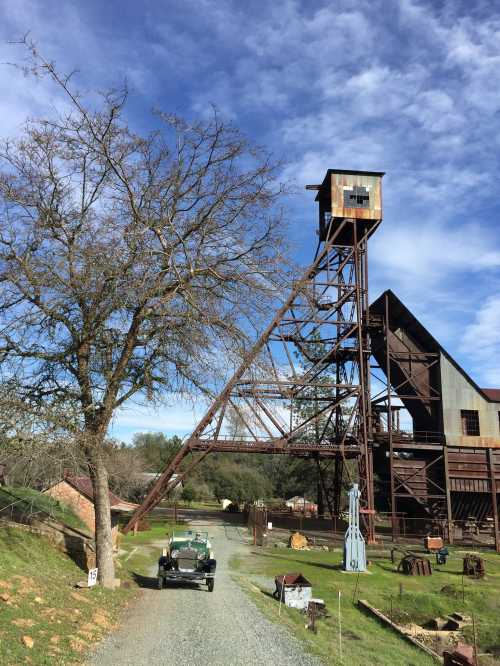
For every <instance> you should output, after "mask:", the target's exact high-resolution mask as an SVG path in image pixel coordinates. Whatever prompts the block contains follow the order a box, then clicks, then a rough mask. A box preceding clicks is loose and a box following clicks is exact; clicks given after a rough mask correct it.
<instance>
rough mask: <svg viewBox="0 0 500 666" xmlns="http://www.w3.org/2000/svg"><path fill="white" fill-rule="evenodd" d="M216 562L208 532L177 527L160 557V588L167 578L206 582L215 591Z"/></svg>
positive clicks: (163, 585) (164, 584) (209, 589)
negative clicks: (182, 529) (183, 529)
mask: <svg viewBox="0 0 500 666" xmlns="http://www.w3.org/2000/svg"><path fill="white" fill-rule="evenodd" d="M216 566H217V562H216V560H215V559H214V557H213V553H212V550H211V544H210V540H209V538H208V533H207V532H192V531H182V532H180V531H175V532H174V533H173V534H172V536H171V537H170V539H169V542H168V547H167V548H165V549H164V550H163V554H162V556H161V557H160V559H159V560H158V589H159V590H161V589H162V588H163V587H165V586H166V584H167V583H168V581H189V582H196V583H206V584H207V587H208V591H209V592H213V590H214V584H215V569H216Z"/></svg>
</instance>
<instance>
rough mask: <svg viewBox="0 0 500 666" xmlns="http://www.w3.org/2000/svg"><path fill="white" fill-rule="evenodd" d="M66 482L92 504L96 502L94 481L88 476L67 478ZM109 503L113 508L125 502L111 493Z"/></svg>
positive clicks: (65, 478)
mask: <svg viewBox="0 0 500 666" xmlns="http://www.w3.org/2000/svg"><path fill="white" fill-rule="evenodd" d="M64 480H65V481H66V482H67V483H69V484H70V486H73V488H74V489H75V490H78V492H79V493H81V494H82V495H85V497H87V498H88V499H89V500H91V501H92V502H93V501H94V489H93V488H92V481H91V480H90V479H89V477H88V476H65V477H64ZM109 503H110V504H111V506H112V507H113V506H114V505H115V504H123V500H121V499H120V498H119V497H117V496H116V495H115V494H114V493H112V492H111V491H109Z"/></svg>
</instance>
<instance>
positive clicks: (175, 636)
mask: <svg viewBox="0 0 500 666" xmlns="http://www.w3.org/2000/svg"><path fill="white" fill-rule="evenodd" d="M207 529H208V530H209V533H210V538H211V541H212V546H213V550H214V552H215V556H216V558H217V575H216V579H215V590H214V591H213V592H212V593H210V592H208V591H207V588H206V586H205V585H203V586H200V587H199V588H198V587H197V586H189V585H184V586H177V587H168V588H167V589H164V590H162V591H159V590H154V589H144V590H143V594H142V596H141V598H140V600H139V601H138V602H137V604H135V605H134V606H133V607H132V608H131V609H130V612H129V615H128V617H127V618H126V619H125V621H124V623H123V624H122V626H121V627H120V628H119V629H118V630H117V631H116V632H114V633H113V634H111V635H110V636H108V638H107V639H105V640H104V641H103V643H101V644H100V646H99V647H98V648H97V650H96V651H95V653H94V655H93V656H92V658H91V660H90V661H89V662H88V666H91V665H92V666H107V665H108V664H109V665H115V664H117V665H118V664H120V665H121V666H128V665H132V664H133V665H134V666H141V665H143V664H144V665H147V666H155V665H156V664H162V665H163V666H168V665H170V664H172V665H174V664H175V665H176V666H179V665H182V666H198V665H199V666H202V665H203V666H235V665H238V666H239V665H242V666H253V665H257V664H259V665H262V666H266V665H267V664H269V665H271V664H272V665H273V666H288V665H291V664H296V665H300V666H318V665H319V664H321V662H320V661H319V660H318V659H317V658H315V657H313V656H312V655H309V654H307V653H306V652H305V651H304V648H303V646H302V645H301V644H300V643H299V641H298V640H297V639H295V638H294V637H293V636H292V635H291V634H290V633H289V632H288V630H287V629H285V628H284V627H283V626H279V625H276V624H273V623H272V622H271V621H269V620H268V619H267V618H265V617H264V616H263V614H262V613H261V612H260V611H259V609H258V608H257V607H256V606H255V604H253V603H252V601H251V600H250V599H249V598H248V596H247V595H246V594H245V593H244V592H243V590H241V589H240V587H239V586H238V585H237V583H235V582H234V581H233V580H231V577H230V572H229V569H228V561H229V558H230V557H231V556H232V555H233V554H234V553H237V552H242V551H244V550H245V549H246V548H248V546H246V545H245V543H244V542H243V538H242V536H241V534H242V533H241V531H240V530H238V529H237V528H235V527H229V526H228V527H223V526H220V525H218V526H215V525H213V526H212V525H210V526H207ZM151 575H152V576H155V572H153V571H152V572H151ZM151 583H152V584H156V577H155V578H154V580H152V581H151Z"/></svg>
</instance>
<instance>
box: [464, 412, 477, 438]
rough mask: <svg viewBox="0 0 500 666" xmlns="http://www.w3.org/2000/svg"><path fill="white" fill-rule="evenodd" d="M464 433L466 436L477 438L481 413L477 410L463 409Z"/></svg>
mask: <svg viewBox="0 0 500 666" xmlns="http://www.w3.org/2000/svg"><path fill="white" fill-rule="evenodd" d="M460 415H461V417H462V432H463V434H464V435H472V436H477V435H479V434H480V432H479V412H478V411H477V410H476V409H462V410H461V411H460Z"/></svg>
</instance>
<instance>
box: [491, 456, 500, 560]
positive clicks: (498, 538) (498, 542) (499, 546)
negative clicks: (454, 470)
mask: <svg viewBox="0 0 500 666" xmlns="http://www.w3.org/2000/svg"><path fill="white" fill-rule="evenodd" d="M488 467H489V472H490V487H491V504H492V508H493V531H494V534H495V550H496V552H497V553H500V534H499V533H498V504H497V482H496V477H495V459H494V458H493V449H488Z"/></svg>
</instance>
